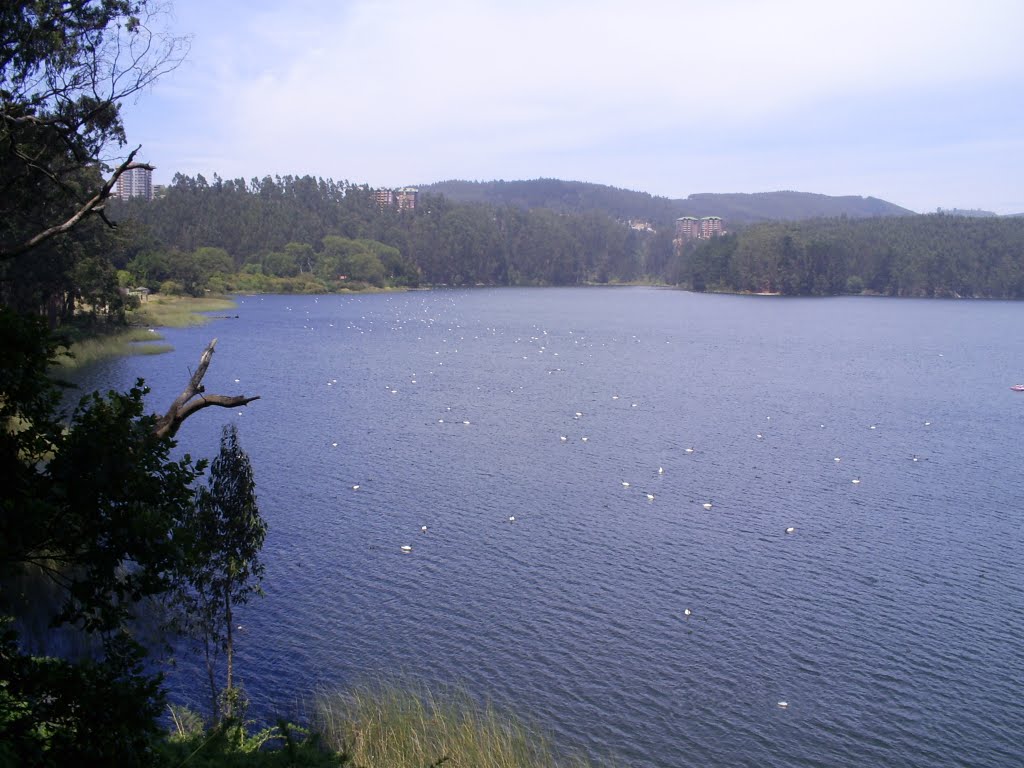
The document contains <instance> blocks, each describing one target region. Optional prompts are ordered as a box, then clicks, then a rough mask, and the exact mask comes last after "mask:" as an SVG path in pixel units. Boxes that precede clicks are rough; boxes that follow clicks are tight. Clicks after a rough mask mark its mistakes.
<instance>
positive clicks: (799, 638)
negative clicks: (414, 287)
mask: <svg viewBox="0 0 1024 768" xmlns="http://www.w3.org/2000/svg"><path fill="white" fill-rule="evenodd" d="M238 301H239V305H238V310H237V313H238V315H239V317H238V318H237V319H230V320H215V321H213V322H212V323H211V324H210V325H207V326H205V327H202V328H195V329H185V330H169V331H167V332H166V336H167V337H168V340H169V341H170V342H171V343H172V344H173V345H174V346H175V351H174V352H173V353H170V354H167V355H161V356H154V357H137V358H131V359H123V360H115V361H111V362H109V363H104V364H101V365H98V366H96V367H94V368H92V369H89V370H87V371H85V372H83V374H82V376H81V378H82V384H83V386H86V387H102V388H106V387H119V388H124V387H127V386H129V385H130V384H131V383H132V382H133V381H134V379H135V377H137V376H142V377H144V378H145V379H146V380H147V382H148V383H150V385H151V386H152V388H153V394H152V395H151V396H150V400H149V402H150V403H151V407H152V409H153V410H159V411H162V410H164V409H165V408H166V407H167V405H169V404H170V402H171V400H172V399H173V398H174V397H175V396H176V395H177V394H178V392H180V391H181V389H182V388H183V387H184V385H185V383H186V380H187V378H188V375H189V369H190V368H194V366H195V364H196V362H197V361H198V357H199V354H200V352H201V351H202V349H203V348H204V346H205V345H206V343H207V342H208V341H209V339H210V338H212V337H214V336H216V337H218V338H219V342H218V346H217V353H216V355H215V356H214V359H213V364H212V366H211V368H210V371H209V373H208V375H207V377H206V384H207V390H208V391H210V392H217V393H223V394H239V393H245V394H259V395H261V398H262V399H260V400H259V401H256V402H254V403H253V404H251V405H250V406H248V407H247V408H244V409H242V410H241V411H226V410H222V409H207V410H205V411H203V412H202V413H201V414H197V415H196V416H194V417H192V418H191V419H190V420H189V421H188V422H186V424H185V426H184V427H183V429H182V431H181V433H180V434H179V443H180V446H181V447H182V448H183V449H185V450H188V451H189V452H191V453H192V455H194V456H208V457H212V456H213V455H215V453H216V451H217V447H218V439H219V434H220V427H221V425H222V424H224V423H225V422H226V421H228V420H234V421H235V422H236V423H237V424H238V427H239V432H240V438H241V442H242V445H243V447H244V448H245V449H246V450H247V451H248V453H249V454H250V456H251V458H252V461H253V465H254V469H255V473H256V479H257V492H258V494H259V500H260V507H261V510H262V512H263V515H264V517H265V518H266V519H267V521H268V523H269V525H270V532H269V535H268V537H267V541H266V545H265V548H264V551H263V558H264V561H265V563H266V574H265V580H264V588H265V590H266V593H267V595H266V598H265V599H263V600H257V601H255V602H254V603H252V604H251V605H250V606H248V607H247V608H246V609H245V610H244V611H242V612H241V614H242V615H241V618H240V623H241V624H242V625H243V627H244V629H243V631H242V632H241V633H240V635H239V636H238V640H237V642H238V646H239V648H238V653H239V658H238V662H237V664H238V673H240V676H241V679H242V681H243V684H244V685H245V687H246V689H247V691H248V693H249V694H250V696H251V697H252V699H253V707H254V713H255V714H257V715H258V716H261V717H269V716H271V715H272V714H273V713H275V712H277V711H290V710H291V709H294V706H295V702H296V701H298V700H299V699H301V698H302V697H303V696H305V695H307V694H308V693H309V692H310V691H311V690H313V689H314V687H315V686H317V685H327V686H335V685H338V686H345V685H347V684H351V683H353V682H359V681H363V680H366V679H374V678H376V677H378V676H381V675H383V676H386V677H388V678H390V679H396V678H399V679H403V680H415V681H422V682H426V683H432V684H447V683H459V684H463V685H464V686H465V687H466V688H468V689H469V690H470V691H471V692H473V693H475V694H478V695H480V696H489V697H490V698H491V699H492V700H493V701H494V702H495V703H497V704H499V705H500V706H502V707H505V708H508V709H510V710H512V711H515V712H516V713H518V714H520V715H523V716H526V717H527V718H529V719H531V720H534V721H536V722H539V723H541V724H543V725H544V726H545V727H546V728H548V729H550V730H551V731H552V732H553V734H554V735H555V738H556V740H557V742H558V743H559V744H560V745H562V746H564V747H567V748H569V749H577V750H583V751H585V752H587V753H589V754H590V755H593V756H598V757H600V756H603V755H608V754H611V755H615V756H616V757H617V758H618V759H619V760H620V764H624V765H631V766H649V767H653V766H658V767H668V766H734V765H757V766H780V767H781V766H866V765H879V766H880V765H885V766H949V765H971V766H1008V765H1021V764H1024V746H1022V744H1024V742H1022V740H1021V734H1022V733H1024V537H1022V527H1021V512H1022V509H1024V492H1022V483H1021V479H1020V475H1021V458H1022V457H1024V450H1022V449H1021V436H1022V431H1024V430H1022V427H1024V394H1019V393H1014V392H1011V391H1010V389H1009V385H1011V384H1015V383H1018V382H1020V381H1024V334H1022V333H1020V328H1021V327H1024V304H1020V303H1008V302H978V301H937V300H903V299H889V298H885V299H882V298H860V297H850V298H831V299H783V298H776V297H741V296H715V295H701V294H691V293H685V292H680V291H671V290H658V289H649V288H583V289H581V288H575V289H562V288H536V289H472V290H437V291H420V292H410V293H404V294H394V295H368V296H357V295H351V296H319V297H313V296H255V297H240V298H239V300H238ZM236 380H237V383H236ZM627 483H628V486H627V485H626V484H627ZM357 485H358V490H353V487H354V486H357ZM651 497H653V498H651ZM707 505H710V508H707ZM512 517H514V518H515V519H514V521H512V520H511V519H510V518H512ZM422 526H426V527H427V530H426V532H423V531H422V530H421V527H422ZM787 528H793V531H792V532H791V533H787V532H786V531H787ZM403 545H408V546H411V547H412V551H411V552H408V553H406V552H403V551H402V549H401V547H402V546H403ZM171 685H172V690H173V691H174V695H175V697H176V698H178V699H186V700H192V701H194V702H195V703H197V704H198V705H200V706H202V704H203V702H204V701H205V698H203V696H204V692H203V689H202V688H201V685H202V682H201V678H196V677H189V675H186V674H177V675H173V676H172V678H171ZM780 702H786V703H787V704H788V706H786V707H781V706H780Z"/></svg>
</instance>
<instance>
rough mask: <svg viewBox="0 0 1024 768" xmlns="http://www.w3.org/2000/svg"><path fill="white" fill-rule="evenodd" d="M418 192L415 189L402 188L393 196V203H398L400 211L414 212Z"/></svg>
mask: <svg viewBox="0 0 1024 768" xmlns="http://www.w3.org/2000/svg"><path fill="white" fill-rule="evenodd" d="M419 196H420V191H419V190H418V189H416V187H402V188H401V189H400V190H398V192H397V193H396V195H395V202H396V203H398V210H400V211H415V210H416V200H417V198H418V197H419Z"/></svg>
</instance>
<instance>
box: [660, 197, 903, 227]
mask: <svg viewBox="0 0 1024 768" xmlns="http://www.w3.org/2000/svg"><path fill="white" fill-rule="evenodd" d="M673 202H675V203H677V204H678V205H679V210H680V211H681V213H680V214H679V215H680V216H721V217H722V218H723V219H725V220H726V223H727V225H728V224H730V223H731V224H732V225H733V226H735V225H736V224H751V223H754V222H760V221H800V220H803V219H821V218H833V217H841V216H845V217H847V218H849V219H867V218H875V217H879V216H916V215H917V214H915V213H914V211H911V210H908V209H906V208H900V207H899V206H898V205H894V204H893V203H888V202H886V201H885V200H879V199H878V198H877V197H858V196H857V195H844V196H841V197H832V196H830V195H816V194H812V193H810V192H755V193H752V194H747V193H738V192H737V193H729V194H712V193H701V194H695V195H690V196H689V197H688V198H686V199H685V200H675V201H673Z"/></svg>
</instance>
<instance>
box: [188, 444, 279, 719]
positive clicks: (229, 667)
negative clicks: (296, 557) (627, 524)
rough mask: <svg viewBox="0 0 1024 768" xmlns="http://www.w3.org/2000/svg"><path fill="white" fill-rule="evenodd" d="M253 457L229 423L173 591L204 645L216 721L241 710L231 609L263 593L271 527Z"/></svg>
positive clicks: (193, 512)
mask: <svg viewBox="0 0 1024 768" xmlns="http://www.w3.org/2000/svg"><path fill="white" fill-rule="evenodd" d="M255 485H256V484H255V481H254V479H253V473H252V465H251V463H250V461H249V456H248V455H247V454H246V453H245V451H243V450H242V448H241V446H240V445H239V442H238V431H237V428H236V427H235V425H234V424H229V425H227V426H225V427H224V430H223V434H222V435H221V441H220V453H219V454H218V455H217V458H215V459H214V460H213V464H212V466H211V468H210V477H209V483H208V485H207V487H205V488H200V489H199V491H198V492H197V494H196V503H195V505H194V506H193V507H192V508H191V509H190V510H189V514H188V517H187V519H186V522H185V525H186V528H187V530H188V531H189V538H188V542H187V546H188V549H187V551H188V559H187V562H188V563H189V570H188V572H187V574H185V577H184V578H183V580H182V582H181V584H180V588H179V590H178V591H177V593H176V595H175V599H176V602H177V604H178V605H179V607H181V608H182V609H183V618H184V621H185V628H186V631H187V632H189V633H190V634H191V635H192V636H193V637H195V638H196V639H197V640H198V641H199V643H200V644H201V647H202V649H203V654H204V657H205V659H206V668H207V676H208V678H209V684H210V696H211V702H212V706H211V711H212V713H213V714H214V717H215V718H220V717H221V716H223V717H224V718H227V719H230V718H232V716H234V715H235V714H236V711H237V709H238V706H237V705H238V702H239V700H240V696H241V694H240V692H239V691H238V690H236V689H235V687H234V684H233V671H234V670H233V662H234V657H233V654H234V635H233V629H234V626H233V621H232V612H233V610H234V608H235V607H236V606H239V605H243V604H244V603H246V602H247V601H248V600H249V598H250V597H251V596H252V595H261V594H262V591H261V590H260V579H261V578H262V576H263V564H262V563H261V562H260V559H259V552H260V549H261V548H262V547H263V541H264V539H265V538H266V533H267V524H266V522H265V521H264V520H263V518H262V516H261V515H260V511H259V507H258V505H257V503H256V492H255ZM220 653H224V654H225V666H226V682H225V685H224V689H223V695H219V694H218V686H217V684H216V681H215V667H216V663H217V660H218V658H219V655H220Z"/></svg>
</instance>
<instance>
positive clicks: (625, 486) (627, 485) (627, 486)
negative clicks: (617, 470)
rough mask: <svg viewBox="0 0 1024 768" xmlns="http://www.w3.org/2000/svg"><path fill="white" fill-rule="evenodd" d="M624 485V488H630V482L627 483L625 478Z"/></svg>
mask: <svg viewBox="0 0 1024 768" xmlns="http://www.w3.org/2000/svg"><path fill="white" fill-rule="evenodd" d="M622 487H623V488H629V483H627V482H626V481H625V480H623V481H622Z"/></svg>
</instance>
